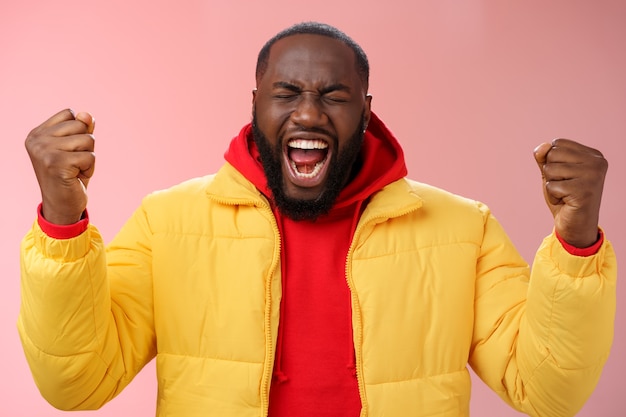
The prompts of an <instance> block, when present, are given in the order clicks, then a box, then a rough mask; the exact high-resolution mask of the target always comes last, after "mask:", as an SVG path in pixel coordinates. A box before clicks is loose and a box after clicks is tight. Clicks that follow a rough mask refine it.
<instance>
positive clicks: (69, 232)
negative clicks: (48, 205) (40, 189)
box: [37, 204, 89, 239]
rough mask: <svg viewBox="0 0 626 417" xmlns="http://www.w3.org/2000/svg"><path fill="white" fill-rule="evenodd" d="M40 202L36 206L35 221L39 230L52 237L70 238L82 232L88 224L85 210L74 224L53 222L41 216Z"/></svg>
mask: <svg viewBox="0 0 626 417" xmlns="http://www.w3.org/2000/svg"><path fill="white" fill-rule="evenodd" d="M41 209H42V204H39V206H38V207H37V223H38V224H39V227H41V230H43V232H44V233H45V234H47V235H48V236H50V237H51V238H53V239H71V238H73V237H76V236H78V235H80V234H81V233H83V232H84V231H85V230H87V226H89V214H88V213H87V210H85V212H84V213H83V216H82V218H81V219H80V220H79V221H77V222H76V223H74V224H54V223H50V222H49V221H48V220H46V219H45V218H44V217H43V213H42V211H41Z"/></svg>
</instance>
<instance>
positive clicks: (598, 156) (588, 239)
mask: <svg viewBox="0 0 626 417" xmlns="http://www.w3.org/2000/svg"><path fill="white" fill-rule="evenodd" d="M534 154H535V160H536V161H537V164H538V165H539V169H540V170H541V177H542V178H543V192H544V196H545V199H546V203H547V204H548V207H549V208H550V211H551V212H552V215H553V216H554V227H555V230H556V232H557V233H558V234H559V236H561V237H562V238H563V239H564V240H565V241H566V242H567V243H569V244H570V245H572V246H575V247H578V248H585V247H588V246H591V245H593V244H594V243H595V242H596V240H597V238H598V218H599V215H600V200H601V199H602V189H603V187H604V177H605V176H606V171H607V169H608V162H607V161H606V159H604V156H603V155H602V153H600V152H599V151H597V150H596V149H592V148H589V147H587V146H585V145H582V144H580V143H578V142H574V141H572V140H569V139H555V140H554V141H552V143H542V144H541V145H539V146H538V147H537V148H535V151H534Z"/></svg>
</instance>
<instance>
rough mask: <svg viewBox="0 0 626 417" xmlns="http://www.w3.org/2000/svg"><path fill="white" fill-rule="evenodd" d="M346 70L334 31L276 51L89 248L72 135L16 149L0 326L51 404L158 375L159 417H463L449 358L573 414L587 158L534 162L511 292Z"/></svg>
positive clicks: (512, 253) (67, 119)
mask: <svg viewBox="0 0 626 417" xmlns="http://www.w3.org/2000/svg"><path fill="white" fill-rule="evenodd" d="M368 74H369V66H368V63H367V58H366V56H365V54H364V53H363V51H362V50H361V48H360V47H359V46H358V45H356V44H355V43H354V42H353V41H352V40H351V39H350V38H348V37H347V36H346V35H345V34H343V33H341V32H339V31H338V30H337V29H335V28H332V27H330V26H326V25H323V24H317V23H303V24H299V25H296V26H294V27H291V28H289V29H286V30H285V31H283V32H281V33H279V34H278V35H277V36H276V37H274V38H273V39H271V40H270V41H268V43H267V44H266V45H265V47H264V48H263V49H262V50H261V52H260V54H259V59H258V63H257V71H256V83H257V88H256V89H255V90H254V91H253V121H252V123H251V124H249V125H247V126H244V128H243V129H242V130H241V132H240V133H239V135H238V136H237V137H235V138H234V139H233V141H232V142H231V145H230V148H229V149H228V151H227V152H226V155H225V158H226V161H227V163H225V165H224V166H223V167H222V168H221V170H220V171H219V172H218V173H217V174H215V175H211V176H207V177H205V178H199V179H193V180H190V181H187V182H185V183H183V184H181V185H178V186H175V187H173V188H171V189H169V190H166V191H161V192H157V193H154V194H152V195H150V196H148V197H147V198H146V199H145V200H144V201H143V203H142V206H141V207H140V208H139V209H138V210H137V211H136V212H135V213H134V214H133V216H132V217H131V219H130V220H129V221H128V223H127V224H126V225H125V226H124V227H123V229H122V230H121V231H120V233H119V234H118V235H117V236H116V237H115V239H114V240H113V241H112V242H111V243H110V244H109V245H108V247H107V248H106V250H105V248H104V246H103V243H102V239H101V238H100V236H99V234H98V232H97V229H96V228H95V227H94V226H93V225H91V224H89V219H88V216H87V212H86V201H87V195H86V187H87V185H88V183H89V179H90V177H91V176H92V174H93V170H94V155H93V147H94V143H93V136H92V133H93V131H94V119H93V118H92V117H91V115H89V114H87V113H79V114H77V115H74V114H73V113H72V112H70V111H69V110H65V111H62V112H60V113H57V114H56V115H54V116H52V117H51V118H50V119H48V120H47V121H46V122H44V123H43V124H42V125H41V126H39V127H37V128H36V129H34V130H33V131H32V132H31V133H30V135H29V137H28V138H27V140H26V147H27V149H28V152H29V155H30V157H31V160H32V163H33V167H34V170H35V173H36V175H37V178H38V181H39V184H40V187H41V192H42V205H41V206H40V209H39V216H38V219H37V221H36V222H35V224H34V225H33V228H32V230H31V231H30V232H29V234H28V235H27V236H26V237H25V239H24V241H23V245H22V275H23V277H22V309H21V313H20V318H19V323H18V327H19V330H20V335H21V337H22V342H23V345H24V350H25V353H26V356H27V358H28V361H29V363H30V366H31V369H32V372H33V375H34V378H35V381H36V382H37V384H38V386H39V389H40V391H41V392H42V394H43V395H44V397H45V398H46V399H47V400H48V401H49V402H50V403H52V404H53V405H54V406H56V407H58V408H62V409H89V408H97V407H99V406H101V405H102V404H104V403H105V402H106V401H108V400H110V399H111V398H113V397H114V396H115V395H116V394H117V393H119V392H120V391H121V390H122V389H123V388H124V387H125V386H126V385H127V384H128V383H129V382H130V381H131V379H132V378H133V377H134V376H135V375H136V374H137V372H139V371H140V369H141V368H142V367H143V366H144V365H145V364H146V363H147V362H149V361H150V360H151V359H152V358H154V357H156V362H157V377H158V384H159V392H158V405H157V414H158V415H159V416H161V417H163V416H210V415H215V416H230V415H232V416H259V415H261V416H264V415H268V414H269V415H270V416H272V417H276V416H287V415H289V416H358V415H361V416H387V417H388V416H403V417H406V416H434V415H437V416H454V417H458V416H467V415H468V414H469V393H470V377H469V374H468V371H467V369H466V366H467V364H468V362H469V364H470V365H471V366H472V367H473V369H474V370H475V371H476V373H477V374H478V375H479V376H480V377H481V378H482V379H483V380H484V381H485V382H486V383H487V384H488V385H489V386H490V387H491V388H492V389H494V390H495V391H496V392H497V393H498V394H499V395H500V396H501V397H502V398H503V399H504V400H505V401H507V402H508V403H509V404H511V405H512V406H513V407H515V408H517V409H518V410H520V411H523V412H525V413H527V414H530V415H541V416H565V415H573V414H574V413H576V411H577V410H578V409H580V407H581V406H582V405H583V403H584V401H585V400H586V398H587V397H588V396H589V395H590V393H591V391H592V390H593V387H594V386H595V384H596V382H597V380H598V378H599V375H600V372H601V369H602V366H603V364H604V362H605V361H606V358H607V356H608V353H609V349H610V345H611V341H612V331H613V330H612V328H613V317H614V311H615V281H616V265H615V256H614V253H613V251H612V249H611V246H610V244H609V242H608V241H607V240H606V239H605V238H604V235H603V233H602V232H601V231H600V230H599V229H598V213H599V208H600V199H601V194H602V188H603V182H604V176H605V173H606V169H607V162H606V160H605V159H604V158H603V156H602V155H601V154H600V153H599V152H598V151H596V150H594V149H590V148H588V147H586V146H584V145H581V144H578V143H576V142H573V141H570V140H565V139H559V140H557V141H554V142H553V143H552V144H545V143H544V144H542V145H540V146H539V147H537V148H536V149H535V158H536V159H537V162H538V165H539V167H540V170H541V175H542V176H543V187H544V191H545V196H546V202H547V204H548V206H549V208H550V210H551V212H552V214H553V216H554V222H555V226H554V232H553V233H552V234H551V235H550V236H548V237H547V238H546V239H545V241H544V242H543V244H542V246H541V247H540V249H539V251H538V253H537V257H536V259H535V264H534V267H533V273H532V278H530V277H529V268H528V266H527V265H526V264H525V262H524V261H523V260H522V259H521V257H520V255H519V254H518V253H517V252H516V250H515V249H514V248H513V246H512V244H511V243H510V242H509V240H508V238H507V236H506V235H505V233H504V232H503V230H502V229H501V227H500V225H499V224H498V223H497V222H496V220H495V219H494V218H493V217H492V216H491V214H490V212H489V210H488V209H487V207H485V206H484V205H483V204H481V203H478V202H475V201H471V200H467V199H464V198H461V197H458V196H455V195H452V194H449V193H447V192H445V191H442V190H438V189H436V188H433V187H430V186H427V185H424V184H420V183H417V182H414V181H411V180H408V179H406V178H405V175H406V168H405V164H404V159H403V154H402V150H401V148H400V145H399V144H398V142H397V141H396V139H395V138H394V137H393V135H392V134H391V132H390V131H389V130H388V129H387V128H386V127H385V125H384V124H383V123H382V122H381V120H380V119H378V117H377V116H376V115H375V114H374V113H373V112H372V111H371V100H372V98H371V96H370V95H368V94H367V88H368Z"/></svg>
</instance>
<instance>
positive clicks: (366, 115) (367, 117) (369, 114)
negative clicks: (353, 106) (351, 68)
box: [363, 94, 372, 130]
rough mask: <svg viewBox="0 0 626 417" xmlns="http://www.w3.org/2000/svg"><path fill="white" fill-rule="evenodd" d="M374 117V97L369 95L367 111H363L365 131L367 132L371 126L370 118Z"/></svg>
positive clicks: (366, 99) (366, 98)
mask: <svg viewBox="0 0 626 417" xmlns="http://www.w3.org/2000/svg"><path fill="white" fill-rule="evenodd" d="M371 117H372V95H371V94H367V95H366V96H365V109H364V110H363V129H364V130H367V126H368V125H369V124H370V118H371Z"/></svg>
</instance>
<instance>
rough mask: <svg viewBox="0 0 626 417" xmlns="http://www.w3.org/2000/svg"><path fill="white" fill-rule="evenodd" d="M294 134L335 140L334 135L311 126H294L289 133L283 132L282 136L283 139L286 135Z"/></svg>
mask: <svg viewBox="0 0 626 417" xmlns="http://www.w3.org/2000/svg"><path fill="white" fill-rule="evenodd" d="M294 133H315V134H321V135H324V136H327V137H330V138H333V140H337V137H336V136H335V135H334V134H332V133H331V132H329V131H328V130H326V129H324V128H323V127H317V126H312V127H305V126H295V127H294V128H292V129H289V131H287V132H285V133H284V134H283V135H282V136H283V137H284V136H286V135H292V134H294Z"/></svg>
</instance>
